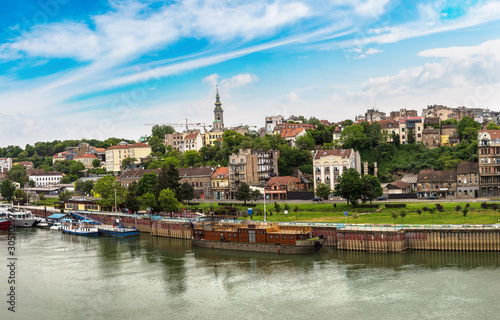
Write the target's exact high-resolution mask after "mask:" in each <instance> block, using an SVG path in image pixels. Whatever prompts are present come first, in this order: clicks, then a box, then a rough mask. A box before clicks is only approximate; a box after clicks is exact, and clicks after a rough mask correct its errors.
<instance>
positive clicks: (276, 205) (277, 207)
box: [274, 201, 281, 220]
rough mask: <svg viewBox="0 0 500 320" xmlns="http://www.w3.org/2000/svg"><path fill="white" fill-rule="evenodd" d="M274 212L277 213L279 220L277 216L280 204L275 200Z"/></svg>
mask: <svg viewBox="0 0 500 320" xmlns="http://www.w3.org/2000/svg"><path fill="white" fill-rule="evenodd" d="M274 212H276V213H277V214H278V220H279V216H280V212H281V206H280V204H279V203H277V202H276V201H275V202H274Z"/></svg>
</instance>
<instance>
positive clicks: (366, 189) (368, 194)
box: [361, 174, 384, 203]
mask: <svg viewBox="0 0 500 320" xmlns="http://www.w3.org/2000/svg"><path fill="white" fill-rule="evenodd" d="M361 182H362V184H363V187H362V191H361V194H362V196H363V198H364V199H366V200H369V201H370V203H372V201H373V200H374V199H376V198H377V197H380V196H381V195H383V194H384V190H383V189H382V186H381V185H380V181H379V180H378V178H377V177H375V176H372V175H369V174H367V175H364V176H363V177H362V178H361Z"/></svg>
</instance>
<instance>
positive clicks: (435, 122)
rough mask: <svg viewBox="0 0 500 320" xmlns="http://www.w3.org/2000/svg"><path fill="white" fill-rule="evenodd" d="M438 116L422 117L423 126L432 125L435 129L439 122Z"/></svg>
mask: <svg viewBox="0 0 500 320" xmlns="http://www.w3.org/2000/svg"><path fill="white" fill-rule="evenodd" d="M440 122H441V121H440V119H439V117H429V118H424V127H426V128H427V127H433V128H435V129H437V128H439V123H440Z"/></svg>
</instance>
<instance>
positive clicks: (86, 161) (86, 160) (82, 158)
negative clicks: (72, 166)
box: [73, 153, 97, 169]
mask: <svg viewBox="0 0 500 320" xmlns="http://www.w3.org/2000/svg"><path fill="white" fill-rule="evenodd" d="M96 159H97V157H96V156H95V155H94V154H92V153H84V154H82V155H79V156H76V157H74V158H73V160H75V161H78V162H81V163H83V165H84V166H85V169H92V168H93V166H92V162H93V161H94V160H96Z"/></svg>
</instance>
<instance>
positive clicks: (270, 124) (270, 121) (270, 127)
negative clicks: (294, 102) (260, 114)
mask: <svg viewBox="0 0 500 320" xmlns="http://www.w3.org/2000/svg"><path fill="white" fill-rule="evenodd" d="M283 122H284V117H283V116H282V115H278V116H268V117H266V123H265V125H264V130H265V132H266V134H272V133H273V132H274V127H276V125H278V124H282V123H283Z"/></svg>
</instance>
